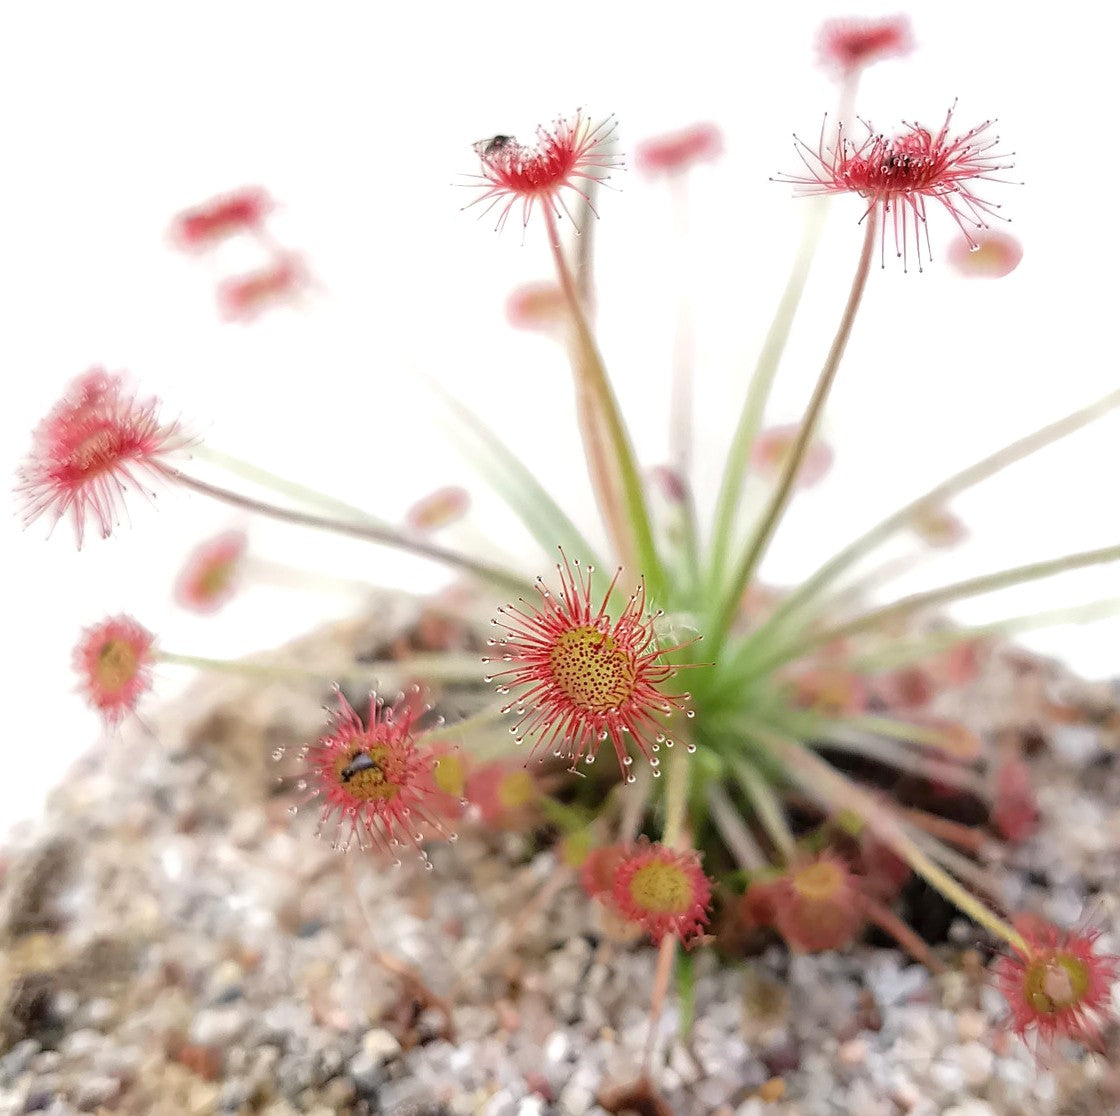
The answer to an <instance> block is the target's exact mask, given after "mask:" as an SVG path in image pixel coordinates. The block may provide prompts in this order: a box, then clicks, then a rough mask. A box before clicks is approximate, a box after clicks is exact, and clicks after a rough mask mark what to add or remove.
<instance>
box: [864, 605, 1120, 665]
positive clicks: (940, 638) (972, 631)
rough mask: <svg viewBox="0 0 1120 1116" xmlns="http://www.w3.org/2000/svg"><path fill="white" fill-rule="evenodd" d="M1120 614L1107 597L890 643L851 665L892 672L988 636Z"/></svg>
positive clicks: (1010, 633)
mask: <svg viewBox="0 0 1120 1116" xmlns="http://www.w3.org/2000/svg"><path fill="white" fill-rule="evenodd" d="M1117 614H1120V597H1107V598H1104V599H1102V600H1099V601H1090V602H1089V603H1088V604H1083V605H1072V606H1070V607H1069V608H1053V609H1047V610H1046V611H1044V612H1028V613H1025V614H1024V615H1022V616H1011V617H1008V618H1007V619H1006V620H994V621H992V622H991V623H989V624H977V625H974V626H973V627H971V628H949V629H946V630H945V631H943V632H934V633H933V634H932V635H928V636H925V637H923V638H922V639H916V640H910V641H908V642H905V643H891V644H890V645H889V646H887V647H882V648H879V649H878V650H875V651H868V652H867V653H866V654H864V655H859V656H857V657H856V658H854V659H852V660H850V666H851V667H852V669H853V670H857V671H868V672H870V671H876V670H890V669H892V668H893V667H900V666H906V665H907V664H909V663H914V662H920V661H921V660H922V659H925V658H928V657H930V656H931V655H936V654H937V653H938V652H939V651H947V650H949V649H950V648H953V647H956V646H957V645H958V644H961V643H967V642H968V641H969V640H973V639H983V638H985V637H987V636H1009V635H1017V634H1018V633H1020V632H1029V631H1033V630H1035V629H1036V628H1058V627H1062V626H1063V625H1065V624H1092V623H1094V622H1095V621H1097V620H1105V619H1107V618H1108V617H1110V616H1116V615H1117Z"/></svg>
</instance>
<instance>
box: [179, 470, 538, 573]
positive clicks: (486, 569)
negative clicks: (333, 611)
mask: <svg viewBox="0 0 1120 1116" xmlns="http://www.w3.org/2000/svg"><path fill="white" fill-rule="evenodd" d="M167 475H168V476H169V477H170V478H171V479H172V480H175V481H178V482H179V483H180V484H181V485H183V486H184V487H186V488H191V489H194V491H195V492H201V493H202V494H203V495H204V496H210V497H212V498H213V499H215V500H220V501H221V502H222V503H224V504H230V505H231V506H232V507H235V508H243V509H245V510H246V511H250V512H255V513H256V514H258V515H266V516H268V517H270V518H271V519H276V520H279V521H280V522H281V523H293V524H296V525H297V526H300V527H316V528H319V529H320V530H323V531H332V532H334V533H335V534H338V535H348V536H350V537H351V538H356V539H365V540H366V541H367V542H372V543H378V544H380V545H382V546H391V547H395V548H396V549H398V550H404V551H408V552H409V553H411V554H418V555H420V556H421V557H422V558H430V559H432V560H433V561H435V562H440V563H442V564H443V565H446V566H451V567H452V568H454V569H459V570H463V571H464V572H466V573H471V574H474V575H475V576H476V577H479V578H481V579H482V580H483V581H488V582H490V583H491V584H493V585H496V586H499V587H501V588H502V589H503V590H505V591H507V592H508V591H510V590H513V591H514V592H524V591H525V590H526V588H527V585H526V582H525V580H524V579H523V578H521V577H519V576H518V575H517V574H515V573H511V572H510V571H509V570H505V569H502V568H501V567H499V566H492V565H490V563H488V562H483V561H481V560H480V559H477V558H472V557H470V555H467V554H459V553H458V552H457V551H454V550H448V549H447V547H444V546H438V545H437V544H435V543H430V542H425V541H423V540H422V539H415V538H410V537H409V536H408V535H405V534H403V533H402V532H401V531H398V530H397V529H396V528H392V527H380V526H378V525H376V524H373V523H370V522H368V521H367V522H349V521H347V520H344V519H332V518H330V517H328V516H322V515H314V514H312V513H310V512H303V511H296V510H295V509H292V508H281V507H277V506H276V505H274V504H266V503H264V501H262V500H255V499H253V498H252V497H251V496H243V495H242V494H241V493H239V492H232V491H230V490H229V489H227V488H221V487H219V486H218V485H214V484H209V483H208V482H206V481H200V480H198V479H197V478H195V477H191V476H188V475H187V474H186V473H183V472H180V470H178V469H171V468H169V469H167Z"/></svg>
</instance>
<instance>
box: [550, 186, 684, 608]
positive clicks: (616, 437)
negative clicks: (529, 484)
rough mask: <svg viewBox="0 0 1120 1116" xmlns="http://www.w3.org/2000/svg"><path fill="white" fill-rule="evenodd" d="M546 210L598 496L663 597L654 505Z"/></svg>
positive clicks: (622, 550)
mask: <svg viewBox="0 0 1120 1116" xmlns="http://www.w3.org/2000/svg"><path fill="white" fill-rule="evenodd" d="M542 209H543V210H544V214H545V223H546V225H547V229H548V240H549V247H550V248H551V250H552V259H553V263H554V264H555V266H556V275H557V279H558V280H559V283H560V289H561V291H562V292H563V294H564V299H565V302H566V303H567V306H568V311H569V313H570V314H571V318H572V331H573V334H574V336H573V344H572V362H573V370H574V372H575V377H576V403H577V407H578V409H579V414H580V423H581V427H582V432H583V438H584V447H585V449H586V450H587V455H588V465H589V467H590V469H591V478H592V482H593V483H594V485H595V494H596V497H597V498H598V500H599V502H600V508H601V509H602V510H603V515H604V519H605V520H606V526H607V529H608V531H610V533H611V535H612V536H613V540H612V541H613V542H614V544H615V546H616V547H617V548H618V550H619V556H620V558H621V559H622V560H623V562H624V564H625V563H627V562H629V563H633V564H634V565H635V566H636V571H635V572H637V573H640V574H642V575H643V576H644V577H645V579H646V584H647V585H648V586H649V590H650V594H651V596H652V597H653V599H654V600H661V599H662V597H663V594H664V589H665V571H664V569H663V568H662V565H661V558H660V556H659V555H658V553H657V550H656V548H655V546H654V542H653V530H652V527H651V525H650V518H649V509H648V508H647V507H646V497H645V492H644V490H643V487H642V479H641V476H640V475H639V473H638V466H637V462H636V460H635V457H634V449H633V446H632V445H631V443H630V435H629V433H628V432H627V429H626V425H625V423H624V421H623V418H622V412H621V411H620V409H619V406H618V400H617V399H616V398H615V395H614V391H613V389H612V388H611V384H610V380H609V379H608V378H607V372H606V369H605V368H604V366H603V359H602V357H601V356H600V354H599V348H598V346H597V345H596V343H595V339H594V337H593V336H592V334H591V328H590V326H589V325H588V323H587V315H586V313H585V311H584V308H583V302H582V300H581V299H580V296H579V292H578V290H577V289H576V284H575V280H574V279H573V278H572V272H571V269H570V268H569V267H568V261H567V260H566V259H565V258H564V252H563V249H562V247H561V245H560V234H559V230H558V229H557V227H556V215H555V214H554V213H553V212H552V210H551V209H549V208H548V206H543V207H542ZM604 436H605V440H606V442H607V443H609V450H608V448H607V447H606V446H604ZM608 454H609V456H608ZM619 501H621V504H622V508H623V510H624V511H625V515H626V519H627V521H628V523H627V527H628V529H627V528H624V526H623V525H622V524H621V523H619V522H618V515H617V511H618V509H617V504H618V502H619Z"/></svg>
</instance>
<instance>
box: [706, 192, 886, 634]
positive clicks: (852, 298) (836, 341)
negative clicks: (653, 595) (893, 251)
mask: <svg viewBox="0 0 1120 1116" xmlns="http://www.w3.org/2000/svg"><path fill="white" fill-rule="evenodd" d="M865 224H866V227H865V229H864V235H863V247H862V249H861V250H860V255H859V262H858V264H857V265H856V272H855V276H854V277H853V279H852V287H851V290H850V292H849V293H848V301H847V304H846V305H845V307H844V313H843V315H842V316H841V318H840V325H839V327H838V328H837V330H836V336H835V337H834V338H833V339H832V345H831V347H830V348H829V351H828V356H827V357H826V358H825V362H824V367H823V368H822V369H821V374H820V376H819V377H818V378H817V383H816V386H815V387H814V389H813V394H812V397H811V398H810V400H809V405H808V407H806V409H805V414H804V416H803V417H802V419H801V425H800V428H799V429H798V432H797V438H796V440H795V441H794V444H793V446H792V448H791V449H790V452H789V454H788V456H787V458H786V461H785V463H784V465H783V467H782V473H781V476H780V477H779V479H778V484H777V487H776V488H775V489H774V492H773V494H772V495H771V497H770V502H769V503H768V504H767V506H766V510H765V511H764V512H763V514H762V518H761V520H760V521H759V523H758V524H757V525H756V527H755V529H754V531H753V533H752V535H751V539H750V542H749V543H748V545H747V550H746V553H745V554H744V555H743V558H742V560H741V561H740V562H739V565H738V566H737V567H736V570H735V573H734V574H733V575H732V577H731V579H730V581H729V583H728V585H727V586H726V587H724V595H723V598H722V601H721V603H720V606H719V609H720V610H719V613H718V614H717V616H716V618H715V622H714V624H713V625H712V629H711V631H710V633H709V634H710V638H711V639H712V640H713V641H714V645H715V648H716V652H717V653H718V652H719V651H720V650H722V647H723V643H724V640H725V639H726V637H727V633H728V631H729V630H730V628H731V623H732V621H733V620H734V618H735V614H736V612H737V611H738V609H739V602H740V600H741V599H742V596H743V593H744V592H745V590H746V587H747V585H748V584H749V582H750V579H751V577H752V576H753V575H754V572H755V570H756V569H757V568H758V564H759V563H760V562H761V561H762V558H763V556H764V555H765V554H766V549H767V547H768V546H769V544H770V540H771V539H772V538H773V537H774V531H775V530H776V529H777V526H778V523H779V522H780V521H781V518H782V514H783V512H784V511H785V509H786V505H787V504H788V503H789V500H790V497H791V496H792V495H793V485H794V481H795V480H796V479H797V474H798V471H799V469H800V468H801V463H802V461H803V460H804V458H805V452H806V450H807V449H808V447H809V443H810V441H811V440H812V438H813V435H814V434H815V433H816V429H817V425H818V424H819V422H820V418H821V412H822V411H823V410H824V405H825V402H826V401H827V399H828V394H829V391H830V390H831V388H832V384H833V381H834V380H835V379H836V373H837V372H838V371H839V369H840V361H841V358H842V357H843V356H844V349H845V348H846V347H847V344H848V338H849V337H850V336H851V332H852V326H853V324H854V323H855V318H856V312H857V311H858V310H859V305H860V302H861V301H862V299H863V292H864V288H865V287H866V286H867V277H868V274H869V273H870V270H871V256H872V250H873V248H874V244H875V234H876V231H877V230H878V227H879V220H878V210H877V209H875V208H872V209H871V210H870V212H869V213H868V214H867V216H866V218H865Z"/></svg>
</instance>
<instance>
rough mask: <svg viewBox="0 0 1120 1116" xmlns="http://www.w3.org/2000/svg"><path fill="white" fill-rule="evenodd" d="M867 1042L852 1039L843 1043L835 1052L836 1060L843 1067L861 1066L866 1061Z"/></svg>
mask: <svg viewBox="0 0 1120 1116" xmlns="http://www.w3.org/2000/svg"><path fill="white" fill-rule="evenodd" d="M867 1051H868V1046H867V1040H866V1039H861V1038H854V1039H851V1040H850V1041H848V1042H845V1043H843V1044H842V1045H841V1046H840V1048H839V1049H838V1050H837V1051H836V1057H837V1060H838V1061H839V1062H840V1063H841V1065H845V1066H862V1065H863V1063H864V1062H866V1061H867Z"/></svg>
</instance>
